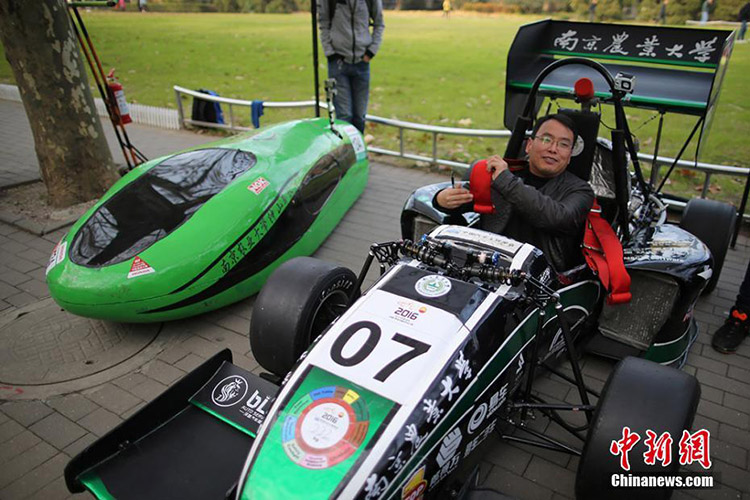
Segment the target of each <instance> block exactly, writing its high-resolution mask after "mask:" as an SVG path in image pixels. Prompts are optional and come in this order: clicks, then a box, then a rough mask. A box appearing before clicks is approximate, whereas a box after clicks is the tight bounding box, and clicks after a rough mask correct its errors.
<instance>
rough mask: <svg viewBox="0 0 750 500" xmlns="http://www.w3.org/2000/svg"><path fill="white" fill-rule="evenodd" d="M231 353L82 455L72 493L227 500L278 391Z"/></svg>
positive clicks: (71, 479)
mask: <svg viewBox="0 0 750 500" xmlns="http://www.w3.org/2000/svg"><path fill="white" fill-rule="evenodd" d="M231 361H232V355H231V351H229V349H225V350H223V351H221V352H219V353H218V354H216V355H215V356H213V357H212V358H211V359H209V360H208V361H206V362H204V363H203V364H202V365H200V366H199V367H198V368H196V369H195V370H193V371H192V372H190V373H189V374H188V375H186V376H185V377H184V378H182V379H181V380H180V381H178V382H177V383H176V384H174V385H173V386H172V387H170V388H169V389H168V390H167V391H166V392H164V393H163V394H161V395H160V396H158V397H157V398H156V399H154V400H153V401H152V402H151V403H149V404H148V405H146V406H145V407H143V408H142V409H141V410H140V411H138V412H137V413H136V414H135V415H133V416H132V417H130V418H129V419H128V420H126V421H125V422H123V423H122V424H120V425H119V426H117V427H115V428H114V429H113V430H112V431H110V432H109V433H107V434H106V435H104V436H103V437H101V438H100V439H99V440H97V441H96V442H94V443H93V444H92V445H90V446H89V447H87V448H86V449H85V450H83V451H82V452H81V453H79V454H78V455H77V456H75V457H74V458H73V459H72V460H71V461H70V462H69V463H68V465H67V466H66V467H65V482H66V484H67V486H68V489H69V490H70V491H71V492H74V493H77V492H81V491H84V490H85V489H86V490H88V491H89V492H91V494H93V495H94V497H96V498H99V499H113V498H117V499H129V498H130V499H139V500H143V499H151V498H153V499H164V498H183V499H187V498H195V499H206V498H224V497H225V496H226V495H227V493H228V492H231V491H232V490H233V489H234V487H235V486H236V484H237V479H238V477H239V474H240V471H241V469H242V463H243V461H244V459H245V456H247V452H248V450H249V449H250V446H251V444H252V441H253V439H254V438H255V435H256V433H257V431H258V427H259V426H260V424H261V422H262V420H263V418H264V416H265V413H266V412H267V410H268V408H269V407H270V406H271V402H272V400H273V398H274V397H275V395H276V392H277V391H278V387H277V386H276V385H274V384H272V383H271V382H269V381H267V380H264V379H262V378H260V377H257V376H255V375H252V374H251V373H249V372H246V371H245V370H243V369H241V368H239V367H237V366H235V365H233V364H232V363H231Z"/></svg>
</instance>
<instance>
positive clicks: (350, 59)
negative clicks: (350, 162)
mask: <svg viewBox="0 0 750 500" xmlns="http://www.w3.org/2000/svg"><path fill="white" fill-rule="evenodd" d="M318 21H319V23H320V41H321V43H322V44H323V52H324V53H325V56H326V58H327V59H328V78H333V79H335V80H336V95H335V96H334V98H333V105H334V107H335V108H336V116H337V117H338V118H340V119H341V120H345V121H348V122H349V123H351V124H352V125H354V126H355V127H356V128H357V129H358V130H359V131H360V132H362V133H364V131H365V115H366V114H367V101H368V99H369V94H370V61H371V60H372V58H373V57H375V54H377V53H378V49H379V48H380V43H381V42H382V41H383V32H384V31H385V23H384V22H383V3H382V0H318ZM370 27H372V31H370Z"/></svg>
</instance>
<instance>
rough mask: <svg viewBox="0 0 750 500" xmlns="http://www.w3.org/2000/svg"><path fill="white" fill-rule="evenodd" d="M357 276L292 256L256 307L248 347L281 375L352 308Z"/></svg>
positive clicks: (273, 371)
mask: <svg viewBox="0 0 750 500" xmlns="http://www.w3.org/2000/svg"><path fill="white" fill-rule="evenodd" d="M356 283H357V277H356V275H355V274H354V273H353V272H352V271H351V270H349V269H347V268H345V267H341V266H337V265H334V264H331V263H329V262H325V261H322V260H319V259H314V258H311V257H297V258H295V259H291V260H289V261H287V262H285V263H284V264H282V265H281V266H279V268H278V269H276V271H274V272H273V274H271V276H270V277H269V278H268V281H266V284H265V285H264V286H263V288H262V289H261V291H260V293H259V294H258V297H257V299H256V300H255V305H254V306H253V314H252V317H251V321H250V349H251V350H252V351H253V356H254V357H255V359H256V360H257V361H258V363H259V364H260V365H261V366H262V367H263V368H265V369H266V370H268V371H270V372H271V373H274V374H276V375H278V376H281V377H283V376H284V375H286V374H287V373H288V372H289V371H290V370H291V369H292V367H293V366H294V364H295V362H296V361H297V359H299V357H300V356H301V355H302V353H303V352H305V351H306V350H307V348H308V347H310V345H311V344H312V343H313V341H314V340H315V339H316V338H317V337H318V335H320V334H321V333H323V331H325V329H326V328H327V327H328V325H329V324H330V323H331V322H332V321H333V320H334V319H336V318H337V317H338V316H340V315H341V314H342V313H343V312H344V311H345V310H346V309H347V308H348V306H349V304H350V299H351V297H352V294H354V298H355V299H356V298H358V297H359V290H355V286H356Z"/></svg>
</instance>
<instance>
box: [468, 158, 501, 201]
mask: <svg viewBox="0 0 750 500" xmlns="http://www.w3.org/2000/svg"><path fill="white" fill-rule="evenodd" d="M491 185H492V172H488V171H487V160H480V161H478V162H476V163H475V164H474V168H472V169H471V177H470V178H469V191H471V194H472V195H474V211H475V212H477V213H480V214H491V213H492V212H494V211H495V206H494V205H493V204H492V195H491V194H490V193H491V192H492V188H491V187H490V186H491Z"/></svg>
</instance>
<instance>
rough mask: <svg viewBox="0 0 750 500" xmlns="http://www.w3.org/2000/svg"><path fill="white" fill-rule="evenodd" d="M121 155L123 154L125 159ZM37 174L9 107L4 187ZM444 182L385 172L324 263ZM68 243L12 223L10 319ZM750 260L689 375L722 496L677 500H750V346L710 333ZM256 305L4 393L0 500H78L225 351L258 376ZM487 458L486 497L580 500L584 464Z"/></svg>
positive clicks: (379, 168) (157, 147)
mask: <svg viewBox="0 0 750 500" xmlns="http://www.w3.org/2000/svg"><path fill="white" fill-rule="evenodd" d="M19 109H20V111H19ZM129 131H130V132H131V137H132V138H133V141H134V143H135V144H136V145H137V146H139V148H141V150H143V151H144V153H146V154H147V155H148V156H156V155H159V154H165V153H168V152H171V151H175V150H178V149H181V148H184V147H187V146H189V145H193V144H197V143H199V142H201V143H202V142H206V141H207V140H210V137H207V136H205V135H197V134H191V133H188V132H173V131H162V130H158V129H153V128H149V127H142V126H130V127H129ZM114 154H115V155H117V154H119V153H118V150H117V149H116V148H115V149H114ZM115 157H116V158H117V156H115ZM36 165H37V164H36V159H35V157H34V149H33V143H32V140H31V133H30V130H29V129H28V124H27V123H26V122H25V116H24V115H23V108H22V107H21V105H20V104H18V103H12V102H9V101H0V185H3V183H6V184H7V183H13V182H17V181H18V179H21V180H23V179H26V180H29V179H33V178H34V176H35V175H36V176H37V177H38V172H35V171H34V168H38V167H37V166H36ZM442 179H443V177H441V176H438V175H436V174H430V173H425V172H422V171H419V170H410V169H400V168H396V167H392V166H388V165H385V164H379V163H374V164H373V166H372V173H371V179H370V183H369V185H368V187H367V190H366V191H365V194H364V195H363V196H362V198H361V199H360V200H359V201H358V202H357V203H356V204H355V206H354V207H353V209H352V210H351V211H350V212H349V213H348V214H347V215H346V217H345V218H344V220H343V221H342V223H341V224H340V225H339V227H338V228H337V229H336V230H335V231H334V233H333V234H332V235H331V236H330V237H329V238H328V240H326V242H325V243H324V244H323V246H322V247H321V248H320V250H319V251H318V252H317V256H318V257H321V258H324V259H328V260H332V261H336V262H339V263H341V264H343V265H347V266H349V267H351V268H352V269H354V270H355V271H358V270H359V268H360V266H361V264H362V262H363V259H364V256H365V255H366V252H367V249H368V247H369V244H370V243H371V242H372V241H373V240H383V241H384V240H388V239H393V238H398V237H399V234H398V233H399V224H398V217H399V214H400V210H401V206H402V204H403V201H404V200H405V198H406V196H407V195H408V193H409V192H411V190H412V189H413V188H415V187H417V186H420V185H424V184H427V183H430V182H436V181H439V180H442ZM63 232H64V230H60V231H55V232H53V233H50V234H47V235H45V236H44V237H38V236H34V235H30V234H28V233H25V232H23V231H20V230H18V229H16V228H14V227H13V226H10V225H7V224H2V223H0V314H2V311H5V312H8V311H12V310H13V309H15V308H19V307H23V306H24V305H27V304H30V303H34V302H37V301H39V300H42V299H44V298H46V297H47V295H48V294H47V291H46V287H45V286H44V267H45V265H46V262H47V258H48V254H49V252H50V251H51V250H52V247H53V246H54V244H55V243H56V242H57V241H58V240H59V238H60V237H61V236H62V234H63ZM749 258H750V240H748V238H747V237H745V236H742V237H740V240H739V242H738V245H737V248H736V249H734V250H730V251H729V254H728V255H727V259H726V263H725V267H724V271H723V273H722V276H721V280H720V281H719V284H718V287H717V289H716V290H715V291H714V292H713V293H712V294H711V295H710V296H708V297H704V298H702V299H701V300H700V301H699V304H698V306H697V308H696V316H697V319H698V323H699V327H700V335H699V337H698V340H697V343H696V344H695V346H694V347H693V350H692V353H691V355H690V358H689V360H688V365H687V367H686V368H685V369H686V371H688V372H689V373H692V374H695V375H696V376H697V377H698V379H699V380H700V382H701V384H702V389H703V391H702V400H701V403H700V405H699V407H698V416H697V417H696V422H695V427H696V428H707V429H709V430H710V431H711V453H712V457H713V460H714V462H713V469H712V471H713V472H714V473H715V475H716V477H717V479H718V482H719V485H718V486H717V487H715V488H713V489H711V490H686V491H679V492H676V493H675V495H674V498H680V499H684V498H722V499H723V498H733V499H743V500H750V470H749V467H748V466H749V459H750V457H748V452H750V341H748V342H745V344H743V346H742V347H741V348H740V349H739V351H738V352H737V354H735V355H731V356H727V355H721V354H719V353H716V352H715V351H713V349H712V348H711V346H710V334H711V332H712V331H713V330H714V329H716V328H717V327H718V326H719V325H720V324H721V323H722V322H723V319H724V318H725V317H726V314H727V311H728V309H729V307H730V306H731V304H732V302H733V300H734V296H735V294H736V290H737V287H738V285H739V282H740V280H741V279H742V276H743V273H744V269H745V266H746V265H747V262H748V259H749ZM373 276H374V275H373ZM370 278H371V279H372V276H371V277H370ZM252 304H253V299H252V298H250V299H248V300H244V301H242V302H239V303H237V304H235V305H232V306H229V307H227V308H224V309H221V310H219V311H214V312H211V313H208V314H205V315H202V316H199V317H196V318H192V319H188V320H181V321H178V322H174V323H172V325H171V326H172V327H173V328H177V329H179V330H180V331H181V334H180V338H179V340H178V341H177V342H172V343H167V344H166V345H165V347H164V348H163V350H161V351H160V352H158V353H156V354H155V356H154V357H153V359H151V360H149V361H148V362H146V363H144V364H143V365H142V366H140V367H139V368H137V369H135V370H134V371H132V372H131V373H128V374H126V375H121V374H120V375H118V376H116V377H113V378H112V379H111V380H107V381H106V382H104V383H102V384H101V385H98V386H95V387H90V388H87V389H85V390H80V391H77V392H73V393H70V394H65V395H61V396H53V397H49V398H47V399H44V400H28V399H17V397H16V396H14V392H13V388H8V387H3V386H0V500H15V499H24V498H34V499H36V498H38V499H45V500H56V499H65V498H69V497H71V495H70V494H69V493H68V491H67V489H66V488H65V484H64V482H63V480H62V473H63V467H64V466H65V464H66V463H67V461H68V460H69V459H70V458H71V457H72V456H74V455H75V454H76V453H78V452H79V451H81V450H82V449H83V448H85V447H86V446H87V445H89V444H90V443H91V442H93V441H94V440H95V439H96V438H97V437H98V436H101V435H102V434H104V433H106V432H107V431H108V430H110V429H112V428H113V427H114V426H115V425H117V424H118V423H119V422H121V421H122V420H123V419H126V418H128V417H129V416H130V415H132V414H133V413H135V412H136V411H137V410H138V409H139V408H141V407H142V406H143V405H144V404H146V403H147V402H148V401H150V400H151V399H153V398H154V397H155V396H157V395H158V394H160V393H161V392H162V391H163V390H164V389H165V388H166V387H167V386H168V385H169V384H172V383H173V382H174V381H175V380H177V379H178V378H179V377H181V376H182V375H184V374H185V373H187V372H188V371H190V370H192V369H193V368H195V366H197V365H198V364H199V363H201V362H202V361H203V360H204V359H206V358H207V357H209V356H211V355H213V354H214V353H215V352H217V351H218V350H220V349H222V348H224V347H227V346H228V347H230V348H231V350H232V352H233V356H234V360H235V363H236V364H238V365H239V366H242V367H243V368H245V369H248V370H250V371H253V372H255V373H258V372H259V371H260V368H259V367H258V365H257V363H256V362H255V360H254V359H253V357H252V354H251V352H250V349H249V345H248V342H247V331H248V327H249V323H250V317H251V314H252ZM2 348H3V346H0V349H2ZM611 366H612V364H611V363H610V362H608V361H604V360H601V359H598V358H592V357H586V358H585V359H584V362H583V367H584V372H585V374H586V376H587V380H588V381H590V382H591V385H592V386H593V387H594V388H597V389H601V386H602V385H603V384H604V381H605V380H606V377H607V375H608V373H609V371H610V369H611ZM538 390H539V392H540V393H542V394H544V395H546V396H547V397H550V398H554V399H558V400H563V401H569V402H576V397H577V394H576V393H575V389H574V388H572V387H570V386H568V385H565V384H561V383H560V382H558V381H556V380H551V379H543V380H540V383H539V384H538ZM531 426H532V427H533V428H535V429H538V430H547V431H548V432H549V433H550V434H551V435H554V436H558V437H560V438H561V439H565V436H564V435H562V434H561V433H560V431H559V430H558V429H556V428H555V427H556V426H555V424H548V423H547V422H546V420H544V419H542V418H539V419H536V420H535V421H533V422H532V423H531ZM478 455H479V456H480V457H481V460H482V467H481V475H480V482H481V485H482V486H484V487H488V488H496V489H498V490H501V491H503V492H504V493H505V494H507V495H510V496H513V497H517V498H521V499H562V498H571V497H572V496H573V485H574V481H575V470H576V466H577V463H578V460H577V458H575V457H570V456H568V455H561V454H558V453H555V452H551V451H547V450H537V449H533V448H528V447H525V446H523V445H515V444H513V445H511V444H507V443H500V442H499V441H498V440H497V439H496V438H495V437H494V436H493V437H492V438H490V439H489V440H488V441H487V442H486V444H484V445H483V446H482V449H481V450H480V452H479V453H478ZM84 497H85V495H76V498H84Z"/></svg>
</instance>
